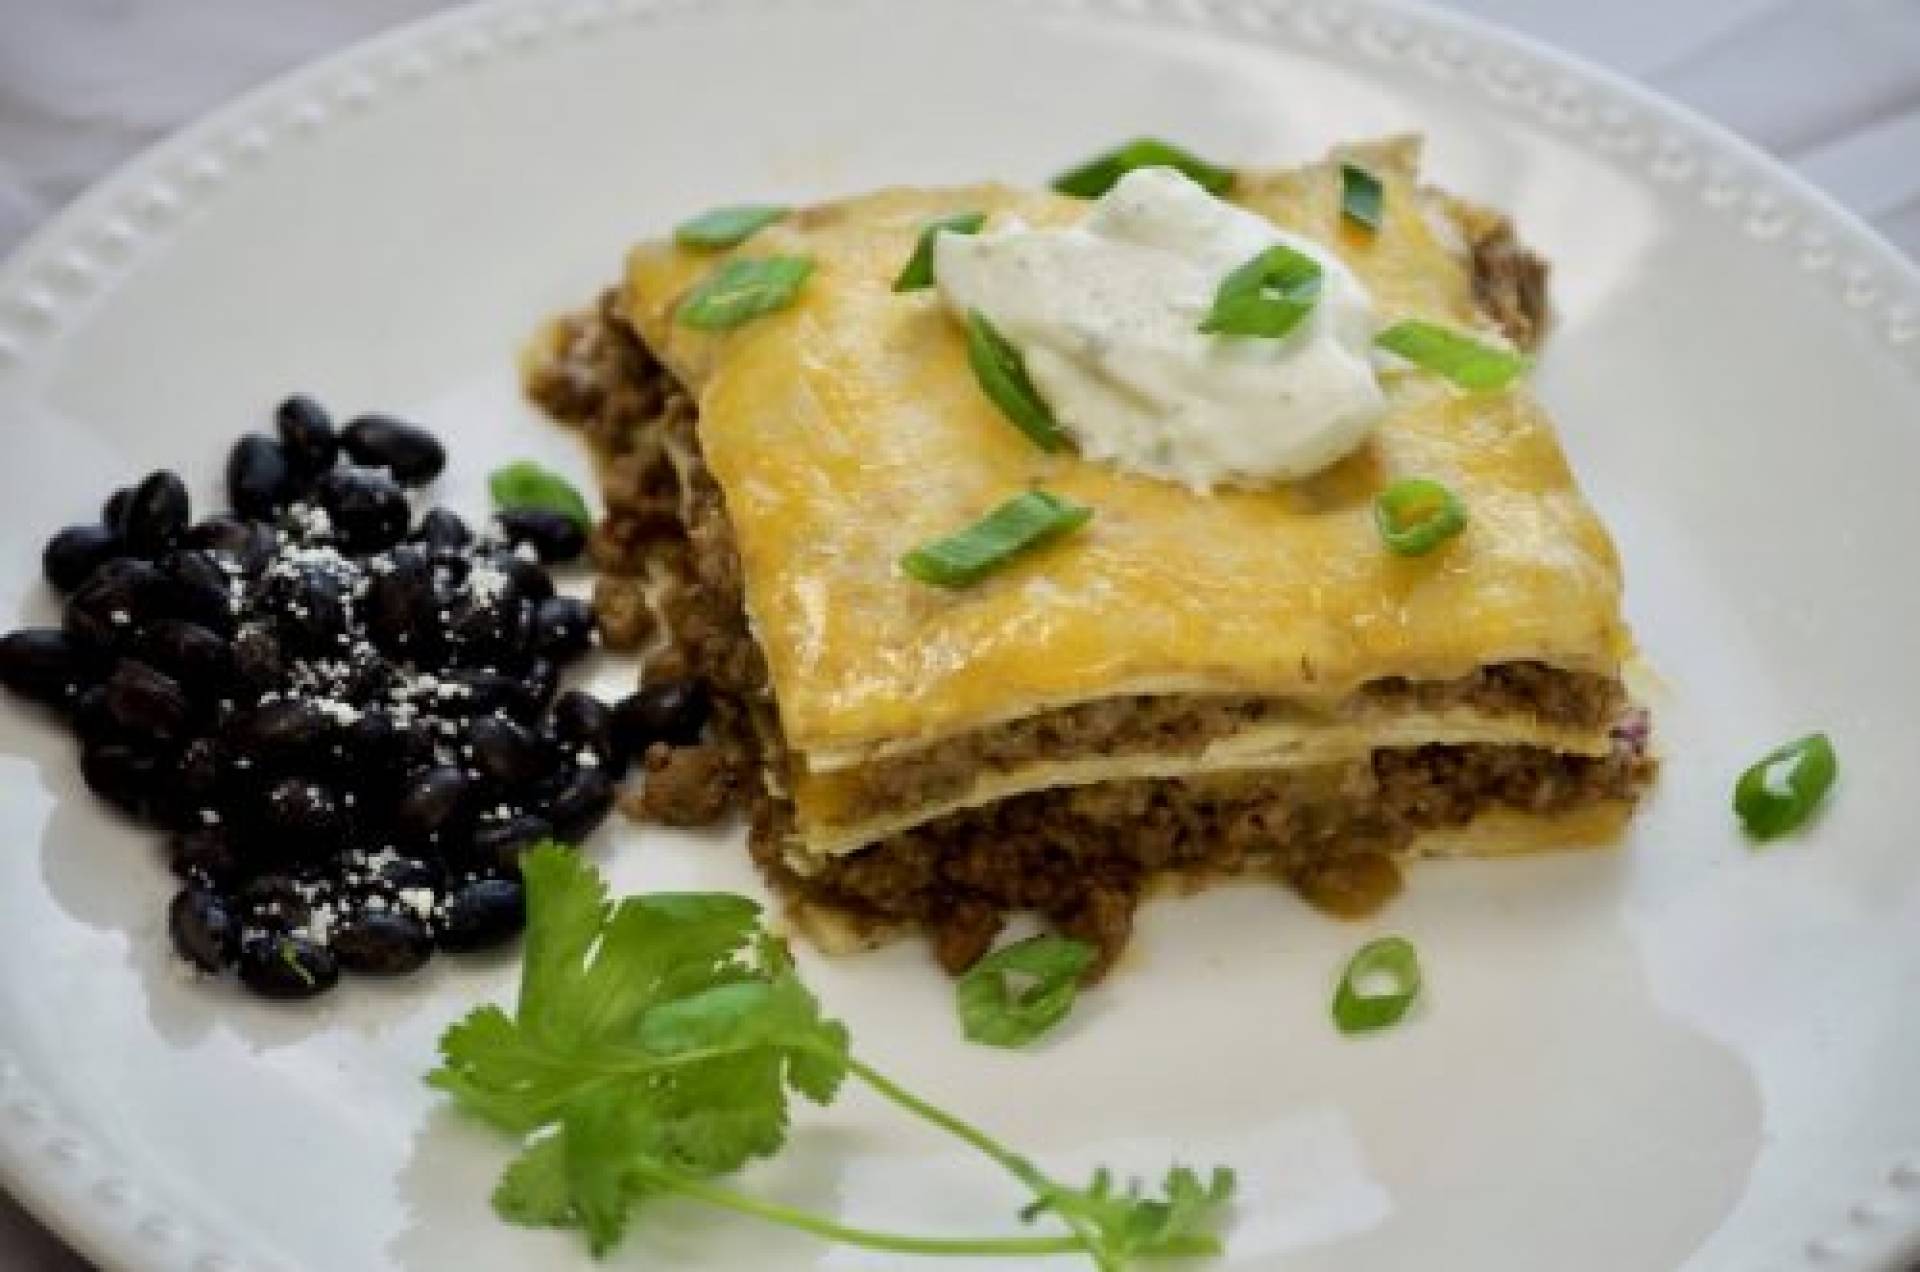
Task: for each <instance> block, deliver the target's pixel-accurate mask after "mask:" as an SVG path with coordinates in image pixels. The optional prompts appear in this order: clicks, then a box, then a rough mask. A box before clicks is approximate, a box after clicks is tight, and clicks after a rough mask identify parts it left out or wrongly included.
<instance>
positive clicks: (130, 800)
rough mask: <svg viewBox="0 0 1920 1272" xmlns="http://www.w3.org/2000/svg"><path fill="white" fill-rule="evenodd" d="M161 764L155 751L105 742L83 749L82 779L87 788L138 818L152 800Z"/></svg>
mask: <svg viewBox="0 0 1920 1272" xmlns="http://www.w3.org/2000/svg"><path fill="white" fill-rule="evenodd" d="M159 769H160V761H159V760H158V759H157V758H155V757H154V755H153V754H152V752H150V751H147V750H145V749H143V748H140V747H137V746H135V745H133V744H132V743H127V742H104V743H101V744H99V745H88V746H83V747H82V748H81V749H80V776H81V777H82V778H84V779H85V780H86V783H87V788H88V789H89V790H91V791H92V792H93V793H94V794H95V795H98V796H99V797H100V798H101V799H104V800H106V801H107V802H108V803H109V804H112V805H113V806H114V807H115V808H118V809H120V810H121V811H122V812H125V813H131V814H133V815H134V816H136V817H138V816H140V815H141V814H143V813H144V812H145V811H146V809H147V804H148V802H149V801H150V800H151V799H152V798H153V788H154V781H155V778H156V776H157V774H158V773H159Z"/></svg>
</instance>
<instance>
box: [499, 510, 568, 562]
mask: <svg viewBox="0 0 1920 1272" xmlns="http://www.w3.org/2000/svg"><path fill="white" fill-rule="evenodd" d="M496 520H497V521H498V522H499V523H500V534H501V537H502V538H504V539H505V540H506V541H507V542H508V543H511V544H514V545H515V546H518V545H520V544H522V543H525V544H529V545H531V546H532V548H533V550H534V551H535V552H537V553H539V554H540V559H541V560H542V561H544V562H546V563H547V564H548V565H553V564H555V563H557V562H561V561H571V560H573V559H574V558H575V557H578V556H579V555H580V553H581V552H583V551H584V550H585V549H586V546H587V532H586V530H585V529H583V528H582V527H581V525H580V523H579V522H577V521H575V520H574V519H573V518H572V517H569V516H568V515H567V514H565V513H564V512H553V511H551V510H550V509H546V508H507V509H505V510H503V511H502V512H500V513H499V514H498V516H497V517H496Z"/></svg>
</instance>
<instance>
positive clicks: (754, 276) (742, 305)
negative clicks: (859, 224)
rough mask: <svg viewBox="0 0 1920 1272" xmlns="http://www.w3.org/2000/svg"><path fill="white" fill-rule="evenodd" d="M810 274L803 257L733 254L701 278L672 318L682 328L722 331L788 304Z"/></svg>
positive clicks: (811, 266)
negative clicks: (752, 256)
mask: <svg viewBox="0 0 1920 1272" xmlns="http://www.w3.org/2000/svg"><path fill="white" fill-rule="evenodd" d="M811 273H813V261H812V260H810V259H809V258H807V257H805V256H768V257H763V258H759V259H752V258H747V257H735V258H734V259H733V260H730V261H727V262H726V263H724V264H722V265H721V266H720V267H719V268H717V269H715V270H714V271H713V272H712V273H711V274H708V275H707V276H706V277H705V278H703V279H701V280H700V282H699V284H698V285H697V286H696V287H694V289H693V290H692V291H691V292H689V293H687V298H686V299H685V300H683V301H681V302H680V308H679V309H678V310H677V311H675V317H676V318H677V319H678V320H679V322H680V325H681V326H683V327H693V328H695V329H696V330H700V331H726V330H729V329H730V328H733V327H738V326H741V325H742V324H744V323H748V322H751V321H753V320H754V319H755V318H758V317H760V316H761V315H762V314H770V313H773V312H774V311H776V310H780V309H785V308H786V307H787V306H788V305H791V304H792V303H793V300H794V297H796V296H798V295H799V294H800V287H801V284H803V283H805V282H806V281H807V276H808V275H810V274H811Z"/></svg>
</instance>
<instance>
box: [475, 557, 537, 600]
mask: <svg viewBox="0 0 1920 1272" xmlns="http://www.w3.org/2000/svg"><path fill="white" fill-rule="evenodd" d="M487 560H488V562H489V564H491V565H492V566H493V567H494V568H495V569H496V570H499V571H500V572H501V573H502V574H504V575H506V576H507V577H508V578H509V579H511V580H513V589H514V591H515V592H517V593H518V594H519V595H521V596H524V597H526V598H527V599H528V600H530V601H533V602H535V603H538V602H540V601H544V600H546V599H547V598H548V597H549V596H552V595H553V577H552V576H551V575H549V574H548V573H547V572H546V571H545V570H544V569H542V568H540V565H539V563H538V562H536V561H529V560H527V559H526V558H525V557H523V556H521V555H520V554H519V553H517V552H495V553H494V554H493V555H492V556H490V557H488V558H487Z"/></svg>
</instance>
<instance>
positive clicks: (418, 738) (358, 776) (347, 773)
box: [332, 707, 433, 801]
mask: <svg viewBox="0 0 1920 1272" xmlns="http://www.w3.org/2000/svg"><path fill="white" fill-rule="evenodd" d="M338 732H339V738H338V741H336V742H335V744H334V748H333V750H334V758H335V763H334V765H333V766H332V767H333V769H334V771H335V772H336V773H338V774H339V775H340V777H341V779H342V781H343V782H344V783H345V784H346V785H347V786H348V787H349V788H350V789H353V790H357V791H360V792H362V793H364V794H366V795H368V796H371V797H373V798H374V799H375V800H377V801H385V800H388V799H390V798H391V797H392V796H393V795H394V794H395V793H396V792H397V791H398V790H399V789H400V787H401V785H402V784H403V783H404V782H405V781H406V779H407V774H408V773H409V772H410V771H411V770H413V769H414V768H415V767H417V766H418V765H419V764H421V763H422V762H425V761H431V760H432V758H433V739H432V738H431V737H430V736H428V734H427V733H426V731H425V730H424V729H421V728H416V727H414V726H412V725H402V724H400V723H398V722H397V721H395V719H394V718H393V716H392V715H391V714H390V713H388V712H386V711H384V710H381V709H380V708H378V707H368V708H366V709H364V710H362V711H361V712H360V715H359V717H358V718H357V719H355V720H354V721H353V722H352V723H351V724H349V725H347V726H346V727H345V728H344V729H341V730H339V731H338Z"/></svg>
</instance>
